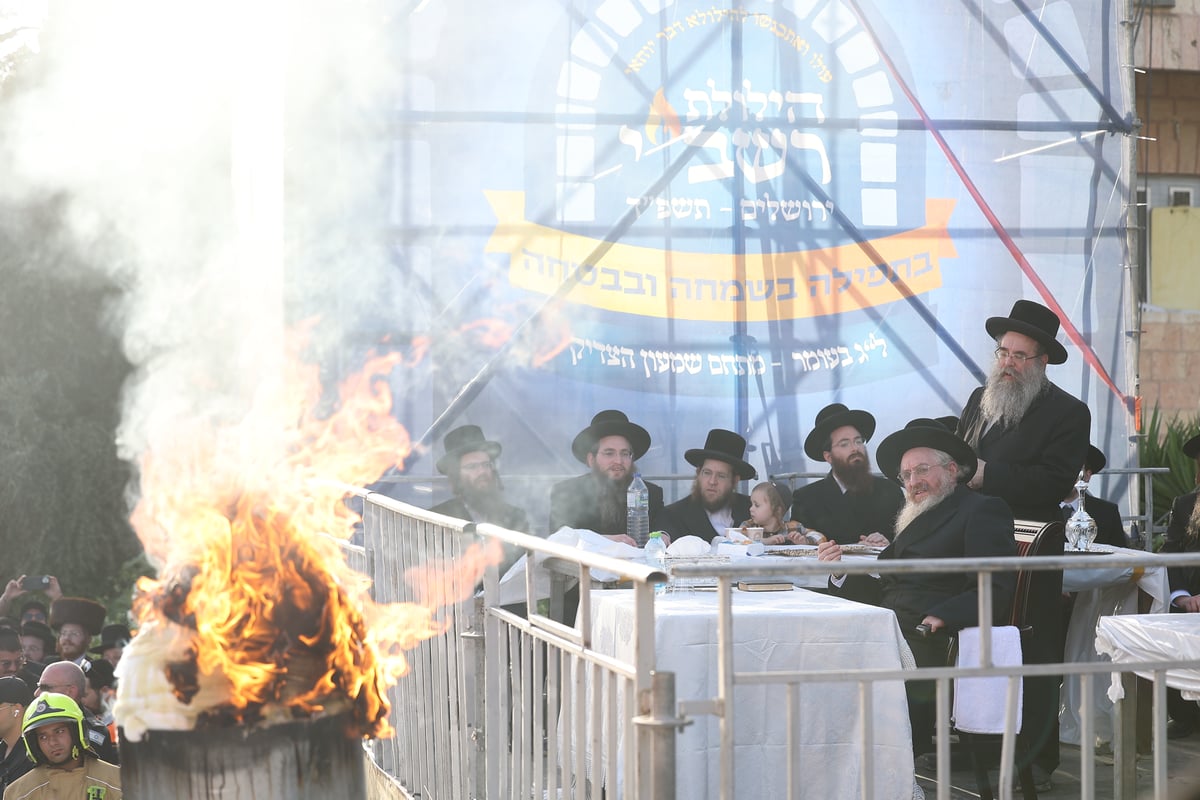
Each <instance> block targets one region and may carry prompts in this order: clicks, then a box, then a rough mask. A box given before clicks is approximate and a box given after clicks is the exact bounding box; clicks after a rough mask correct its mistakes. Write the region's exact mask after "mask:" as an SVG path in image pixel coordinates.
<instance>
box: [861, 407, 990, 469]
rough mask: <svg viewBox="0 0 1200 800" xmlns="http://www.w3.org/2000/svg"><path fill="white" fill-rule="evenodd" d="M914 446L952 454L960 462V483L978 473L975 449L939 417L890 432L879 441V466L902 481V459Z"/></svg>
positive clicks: (920, 420)
mask: <svg viewBox="0 0 1200 800" xmlns="http://www.w3.org/2000/svg"><path fill="white" fill-rule="evenodd" d="M914 447H931V448H933V449H934V450H941V451H942V452H943V453H947V454H949V456H950V457H951V458H953V459H954V460H955V461H957V462H958V464H959V476H958V477H959V482H960V483H961V482H966V481H969V480H970V479H971V476H972V475H974V474H975V470H976V468H977V467H978V466H979V459H978V458H977V457H976V456H975V451H974V450H972V449H971V446H970V445H969V444H967V443H966V442H964V441H963V440H962V439H960V438H958V437H957V436H955V435H954V432H953V431H951V430H948V429H947V428H946V426H945V425H943V424H941V423H940V422H938V421H937V420H935V419H925V418H919V419H914V420H913V421H912V422H910V423H908V424H907V425H905V426H904V428H903V429H901V430H898V431H896V432H895V433H893V434H890V435H889V436H888V437H887V438H886V439H884V440H883V441H882V442H880V443H879V449H877V450H876V451H875V459H876V460H877V461H878V462H879V469H880V471H881V472H883V474H884V475H887V476H888V477H889V478H891V479H892V480H894V481H897V482H899V480H900V479H899V477H897V476H898V474H899V472H900V461H901V459H903V458H904V454H905V453H907V452H908V451H909V450H912V449H913V448H914Z"/></svg>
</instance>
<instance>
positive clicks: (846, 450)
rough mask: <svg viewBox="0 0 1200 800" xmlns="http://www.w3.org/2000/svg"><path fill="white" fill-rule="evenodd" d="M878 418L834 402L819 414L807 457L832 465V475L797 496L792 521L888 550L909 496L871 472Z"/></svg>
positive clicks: (842, 540) (846, 540)
mask: <svg viewBox="0 0 1200 800" xmlns="http://www.w3.org/2000/svg"><path fill="white" fill-rule="evenodd" d="M874 433H875V417H873V416H872V415H871V414H869V413H868V412H866V411H862V410H860V409H850V408H847V407H846V406H844V405H842V404H841V403H832V404H830V405H827V406H825V408H823V409H821V410H820V411H819V412H818V413H817V418H816V422H815V424H814V425H813V429H812V431H810V432H809V434H808V436H807V437H806V438H805V440H804V453H805V455H807V456H808V457H809V458H811V459H812V460H813V461H822V460H823V461H825V462H827V463H828V464H829V466H830V470H829V474H828V475H826V476H825V477H824V478H822V479H820V480H819V481H814V482H813V483H810V484H808V485H807V486H801V487H800V488H799V489H797V490H796V491H795V492H793V493H792V520H793V521H794V522H799V523H801V524H802V525H804V526H805V527H806V528H812V529H813V530H816V531H819V532H821V533H823V534H824V535H825V536H826V538H829V539H833V540H835V541H837V542H840V543H842V544H856V543H858V542H866V543H867V544H873V545H878V546H880V547H886V546H887V543H888V542H889V541H891V538H892V528H893V526H894V525H895V523H896V513H897V512H898V511H899V510H900V507H901V506H902V505H904V492H903V491H902V490H901V489H900V487H899V486H897V485H896V484H895V483H893V482H892V481H889V480H888V479H887V478H881V477H879V476H878V475H872V474H871V457H870V456H869V455H868V454H867V442H869V441H871V436H872V435H873V434H874Z"/></svg>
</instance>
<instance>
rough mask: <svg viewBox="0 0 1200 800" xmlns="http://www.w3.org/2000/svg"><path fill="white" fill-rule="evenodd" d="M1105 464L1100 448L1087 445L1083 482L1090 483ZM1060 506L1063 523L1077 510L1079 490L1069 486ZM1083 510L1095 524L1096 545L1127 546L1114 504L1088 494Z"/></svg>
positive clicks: (1123, 528) (1119, 514)
mask: <svg viewBox="0 0 1200 800" xmlns="http://www.w3.org/2000/svg"><path fill="white" fill-rule="evenodd" d="M1107 463H1108V459H1106V458H1105V457H1104V453H1102V452H1101V451H1100V448H1098V447H1096V446H1095V445H1093V444H1089V445H1088V448H1087V458H1086V459H1085V460H1084V462H1083V470H1082V472H1083V480H1084V482H1085V483H1086V482H1088V481H1090V480H1091V479H1092V476H1093V475H1095V474H1096V473H1097V472H1100V471H1101V470H1102V469H1104V466H1105V465H1106V464H1107ZM1060 505H1062V514H1063V522H1066V521H1068V520H1069V519H1071V516H1072V515H1073V514H1074V513H1075V512H1076V511H1078V510H1079V490H1078V489H1076V488H1075V487H1074V485H1072V486H1071V493H1070V494H1068V495H1067V496H1066V497H1064V498H1063V501H1062V503H1061V504H1060ZM1084 510H1085V511H1087V513H1088V516H1090V517H1091V518H1092V519H1093V520H1094V521H1095V522H1096V542H1097V543H1099V544H1107V545H1111V546H1113V547H1125V546H1127V545H1128V544H1129V540H1128V539H1127V538H1125V525H1124V524H1123V523H1122V522H1121V510H1120V509H1119V508H1117V504H1116V503H1110V502H1108V501H1107V500H1105V499H1104V498H1103V497H1097V496H1096V495H1094V494H1092V493H1091V492H1088V495H1087V502H1086V503H1084Z"/></svg>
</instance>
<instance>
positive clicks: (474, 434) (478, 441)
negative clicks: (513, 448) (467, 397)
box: [437, 425, 503, 475]
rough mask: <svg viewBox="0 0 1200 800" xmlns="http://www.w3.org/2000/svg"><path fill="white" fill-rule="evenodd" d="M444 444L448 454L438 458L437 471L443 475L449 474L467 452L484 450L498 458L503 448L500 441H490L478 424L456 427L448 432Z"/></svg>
mask: <svg viewBox="0 0 1200 800" xmlns="http://www.w3.org/2000/svg"><path fill="white" fill-rule="evenodd" d="M442 446H443V447H445V448H446V454H445V455H443V456H442V457H441V458H439V459H438V460H437V471H438V472H440V473H442V474H443V475H449V474H450V470H452V469H454V468H455V467H456V466H457V461H458V459H459V458H460V457H462V456H463V455H465V454H467V453H474V452H483V453H487V454H488V455H489V456H491V457H492V458H497V457H499V455H500V451H501V450H502V449H503V448H501V447H500V443H499V442H490V441H488V440H487V438H486V437H485V436H484V435H483V429H482V428H480V427H479V426H478V425H463V426H461V427H458V428H455V429H454V430H452V431H450V432H449V433H447V434H446V438H445V439H443V440H442Z"/></svg>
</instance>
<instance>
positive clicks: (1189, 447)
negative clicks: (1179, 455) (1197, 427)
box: [1183, 433, 1200, 458]
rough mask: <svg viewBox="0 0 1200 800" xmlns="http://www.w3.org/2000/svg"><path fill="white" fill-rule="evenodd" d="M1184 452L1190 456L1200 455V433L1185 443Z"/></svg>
mask: <svg viewBox="0 0 1200 800" xmlns="http://www.w3.org/2000/svg"><path fill="white" fill-rule="evenodd" d="M1183 454H1184V455H1185V456H1187V457H1188V458H1195V457H1196V456H1200V433H1198V434H1196V435H1195V436H1193V437H1192V438H1190V439H1188V440H1187V441H1186V442H1184V443H1183Z"/></svg>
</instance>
